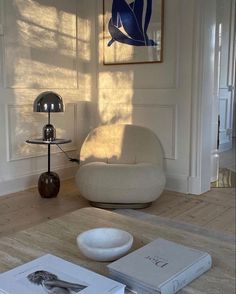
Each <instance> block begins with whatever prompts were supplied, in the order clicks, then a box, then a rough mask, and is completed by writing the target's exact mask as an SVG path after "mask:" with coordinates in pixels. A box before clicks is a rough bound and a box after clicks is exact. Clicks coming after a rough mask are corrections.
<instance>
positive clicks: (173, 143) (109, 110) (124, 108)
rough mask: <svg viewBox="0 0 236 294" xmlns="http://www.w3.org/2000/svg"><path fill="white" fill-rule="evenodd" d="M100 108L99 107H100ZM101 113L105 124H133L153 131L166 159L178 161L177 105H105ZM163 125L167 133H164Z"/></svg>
mask: <svg viewBox="0 0 236 294" xmlns="http://www.w3.org/2000/svg"><path fill="white" fill-rule="evenodd" d="M98 108H99V105H98ZM100 113H105V114H106V116H105V118H103V117H100V120H101V122H102V123H103V124H107V123H111V124H112V123H128V124H129V123H131V124H136V125H141V126H144V127H147V128H149V129H151V130H152V131H153V132H154V133H155V134H156V135H157V137H158V138H159V139H160V141H161V143H162V145H163V149H164V152H165V158H166V159H171V160H176V159H177V125H178V121H177V105H176V104H141V103H140V104H131V105H127V104H126V103H104V104H103V105H102V107H100ZM163 124H164V125H165V132H163V128H162V126H163Z"/></svg>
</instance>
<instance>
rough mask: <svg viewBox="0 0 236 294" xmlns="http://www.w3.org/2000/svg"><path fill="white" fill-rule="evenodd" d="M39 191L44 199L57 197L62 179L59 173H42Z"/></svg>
mask: <svg viewBox="0 0 236 294" xmlns="http://www.w3.org/2000/svg"><path fill="white" fill-rule="evenodd" d="M38 190H39V194H40V195H41V197H42V198H53V197H56V196H57V194H58V193H59V190H60V179H59V176H58V174H57V173H54V172H45V173H42V174H41V175H40V177H39V180H38Z"/></svg>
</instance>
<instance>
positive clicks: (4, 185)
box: [0, 166, 78, 197]
mask: <svg viewBox="0 0 236 294" xmlns="http://www.w3.org/2000/svg"><path fill="white" fill-rule="evenodd" d="M77 169H78V166H63V167H62V166H61V167H55V168H53V171H55V172H57V173H58V175H59V177H60V180H61V181H62V180H66V179H70V178H73V177H74V176H75V173H76V171H77ZM42 172H45V170H44V171H41V172H39V171H37V172H36V173H34V174H32V173H31V174H27V175H24V176H22V177H17V178H12V179H10V180H6V181H3V182H1V181H0V197H1V196H3V195H6V194H10V193H15V192H19V191H23V190H26V189H29V188H32V187H36V186H37V183H38V178H39V176H40V174H41V173H42ZM39 197H40V196H39Z"/></svg>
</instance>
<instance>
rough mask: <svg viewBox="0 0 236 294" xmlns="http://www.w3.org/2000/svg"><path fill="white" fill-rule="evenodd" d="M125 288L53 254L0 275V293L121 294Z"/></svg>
mask: <svg viewBox="0 0 236 294" xmlns="http://www.w3.org/2000/svg"><path fill="white" fill-rule="evenodd" d="M124 290H125V285H122V284H121V283H119V282H116V281H114V280H111V279H109V278H107V277H105V276H102V275H99V274H97V273H95V272H93V271H90V270H88V269H85V268H83V267H81V266H78V265H75V264H73V263H71V262H68V261H65V260H63V259H61V258H59V257H56V256H54V255H50V254H48V255H44V256H42V257H39V258H37V259H35V260H33V261H31V262H28V263H25V264H23V265H21V266H19V267H16V268H14V269H12V270H10V271H7V272H5V273H2V274H0V294H2V293H3V294H49V293H51V294H52V293H54V294H75V293H81V294H94V293H103V294H105V293H109V294H124Z"/></svg>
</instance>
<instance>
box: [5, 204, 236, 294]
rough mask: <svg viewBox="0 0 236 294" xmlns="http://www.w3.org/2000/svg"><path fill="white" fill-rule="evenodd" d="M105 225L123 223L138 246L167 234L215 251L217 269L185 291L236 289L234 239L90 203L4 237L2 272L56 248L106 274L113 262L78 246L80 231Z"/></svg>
mask: <svg viewBox="0 0 236 294" xmlns="http://www.w3.org/2000/svg"><path fill="white" fill-rule="evenodd" d="M104 226H105V227H116V228H121V229H124V230H126V231H129V232H130V233H131V234H133V236H134V245H133V247H132V250H134V249H137V248H139V247H141V246H143V245H145V244H147V243H148V242H150V241H152V240H154V239H156V238H158V237H161V238H164V239H168V240H170V241H174V242H178V243H181V244H184V245H187V246H191V247H194V248H197V249H199V250H203V251H207V252H209V253H210V254H211V256H212V258H213V268H212V269H211V270H210V271H208V272H207V273H205V274H204V275H202V276H201V277H200V278H198V279H196V280H195V281H193V282H192V283H191V284H189V285H188V286H186V287H185V288H184V289H183V290H182V291H180V292H179V293H188V294H190V293H191V294H194V293H196V294H203V293H214V294H220V293H221V294H223V293H225V294H226V293H227V294H231V293H232V294H234V293H235V280H234V271H235V250H234V249H235V248H234V244H232V243H226V242H223V241H219V240H216V239H213V238H209V237H203V236H200V235H197V234H192V233H189V232H186V231H183V230H178V229H174V228H171V227H168V226H166V225H152V224H149V223H146V222H143V221H139V220H137V219H134V218H130V217H126V216H122V215H119V214H117V213H114V212H110V211H106V210H102V209H98V208H90V207H89V208H83V209H79V210H77V211H75V212H72V213H69V214H67V215H64V216H62V217H59V218H57V219H54V220H51V221H48V222H45V223H42V224H40V225H37V226H34V227H32V228H30V229H27V230H24V231H21V232H18V233H15V234H12V235H10V236H7V237H3V238H1V239H0V272H4V271H7V270H9V269H12V268H14V267H16V266H18V265H21V264H23V263H25V262H28V261H30V260H32V259H34V258H37V257H39V256H42V255H44V254H46V253H51V254H54V255H57V256H60V257H62V258H64V259H66V260H68V261H71V262H73V263H76V264H79V265H81V266H84V267H87V268H89V269H91V270H93V271H95V272H98V273H101V274H104V275H106V274H107V269H106V264H107V263H105V262H95V261H91V260H89V259H87V258H86V257H84V256H83V255H82V254H81V253H80V251H79V250H78V248H77V245H76V236H77V235H78V234H79V233H80V232H83V231H85V230H88V229H91V228H95V227H104ZM183 258H184V257H183Z"/></svg>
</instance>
